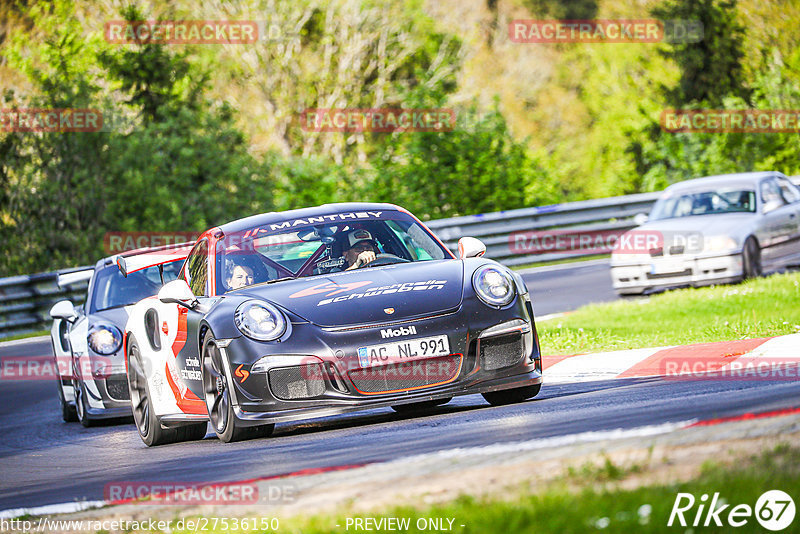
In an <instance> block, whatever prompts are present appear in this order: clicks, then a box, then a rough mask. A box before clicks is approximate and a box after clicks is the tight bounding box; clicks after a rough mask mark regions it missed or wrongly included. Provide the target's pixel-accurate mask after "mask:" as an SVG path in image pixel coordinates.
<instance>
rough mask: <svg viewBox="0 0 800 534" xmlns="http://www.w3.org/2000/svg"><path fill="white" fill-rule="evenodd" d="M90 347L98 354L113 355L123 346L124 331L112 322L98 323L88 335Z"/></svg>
mask: <svg viewBox="0 0 800 534" xmlns="http://www.w3.org/2000/svg"><path fill="white" fill-rule="evenodd" d="M86 340H87V341H88V343H89V347H90V348H91V349H92V350H93V351H95V352H96V353H97V354H102V355H103V356H111V355H112V354H114V353H115V352H117V351H118V350H119V348H120V347H121V346H122V332H120V331H119V328H117V327H116V326H114V325H113V324H110V323H97V324H95V325H92V327H91V328H90V329H89V334H88V335H87V337H86Z"/></svg>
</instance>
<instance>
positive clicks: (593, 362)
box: [542, 334, 800, 384]
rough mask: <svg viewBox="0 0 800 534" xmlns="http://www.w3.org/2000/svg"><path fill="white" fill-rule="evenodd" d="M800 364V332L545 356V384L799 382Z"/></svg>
mask: <svg viewBox="0 0 800 534" xmlns="http://www.w3.org/2000/svg"><path fill="white" fill-rule="evenodd" d="M799 363H800V334H790V335H786V336H779V337H773V338H759V339H743V340H738V341H720V342H715V343H699V344H695V345H683V346H672V347H656V348H649V349H631V350H619V351H614V352H598V353H591V354H576V355H572V356H543V357H542V365H543V367H544V373H543V374H544V382H545V383H546V384H565V383H575V382H594V381H598V380H611V379H617V378H645V377H670V378H673V377H674V378H694V377H696V378H710V379H713V378H720V379H723V378H738V379H740V380H746V379H748V378H751V379H775V380H781V379H782V380H800V369H799V368H798V364H799Z"/></svg>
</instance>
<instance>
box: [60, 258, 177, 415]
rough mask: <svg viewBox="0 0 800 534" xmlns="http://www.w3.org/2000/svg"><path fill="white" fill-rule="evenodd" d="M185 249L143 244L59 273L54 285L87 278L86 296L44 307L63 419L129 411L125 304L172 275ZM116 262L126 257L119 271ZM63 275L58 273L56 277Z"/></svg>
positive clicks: (129, 303) (133, 301)
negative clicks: (86, 266) (49, 323)
mask: <svg viewBox="0 0 800 534" xmlns="http://www.w3.org/2000/svg"><path fill="white" fill-rule="evenodd" d="M188 253H189V249H188V247H186V246H181V245H173V246H170V247H159V248H147V249H138V250H134V251H128V252H126V253H124V254H122V255H116V256H109V257H107V258H103V259H101V260H99V261H98V262H97V263H96V264H95V266H94V268H93V269H87V270H85V271H78V272H73V273H69V274H66V275H62V276H60V277H59V285H61V286H63V285H68V284H70V283H72V282H74V281H76V280H83V281H85V280H89V287H88V290H87V295H86V302H85V303H84V304H83V305H82V306H79V307H76V306H74V305H73V304H72V302H70V301H69V300H62V301H59V302H57V303H56V304H55V305H54V306H53V307H52V309H51V310H50V316H51V317H52V318H53V325H52V327H51V330H50V339H51V342H52V345H53V355H54V356H55V359H56V368H57V369H58V373H59V377H58V381H57V382H58V383H57V385H58V398H59V402H60V405H61V416H62V418H63V419H64V421H66V422H71V421H80V422H81V424H83V426H91V425H92V424H94V423H95V422H96V421H99V420H102V419H109V418H117V417H130V415H131V406H130V404H131V403H130V397H129V396H128V384H127V379H126V377H125V363H124V358H123V354H122V351H121V350H120V349H121V348H122V331H123V328H124V327H125V323H126V322H127V320H128V311H129V310H130V308H131V306H132V305H133V304H135V303H136V302H137V301H139V300H141V299H142V298H144V297H147V296H149V295H153V294H155V293H156V292H157V291H158V290H159V289H160V288H161V286H162V285H163V283H164V282H169V281H172V280H174V279H175V278H176V277H177V275H178V271H179V270H180V268H181V266H182V265H183V260H184V259H185V258H186V255H187V254H188ZM118 262H121V263H122V264H123V265H125V264H126V262H127V264H126V265H127V268H126V272H125V273H124V274H123V273H122V272H120V268H119V266H118ZM62 278H63V279H62Z"/></svg>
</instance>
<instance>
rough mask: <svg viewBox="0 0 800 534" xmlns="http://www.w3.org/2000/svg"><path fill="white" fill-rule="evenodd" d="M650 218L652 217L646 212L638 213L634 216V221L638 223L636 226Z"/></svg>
mask: <svg viewBox="0 0 800 534" xmlns="http://www.w3.org/2000/svg"><path fill="white" fill-rule="evenodd" d="M649 220H650V217H648V216H647V214H646V213H637V214H636V215H634V217H633V222H634V223H635V224H636V226H641V225H643V224H644V223H646V222H647V221H649Z"/></svg>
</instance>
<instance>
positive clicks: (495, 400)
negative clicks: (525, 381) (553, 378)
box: [482, 384, 542, 406]
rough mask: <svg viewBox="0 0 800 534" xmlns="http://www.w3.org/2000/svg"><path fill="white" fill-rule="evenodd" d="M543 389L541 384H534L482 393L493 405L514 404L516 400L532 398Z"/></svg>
mask: <svg viewBox="0 0 800 534" xmlns="http://www.w3.org/2000/svg"><path fill="white" fill-rule="evenodd" d="M541 389H542V385H541V384H534V385H532V386H525V387H522V388H514V389H504V390H502V391H492V392H489V393H482V395H483V398H484V399H486V400H487V402H488V403H489V404H491V405H492V406H503V405H506V404H514V403H516V402H522V401H524V400H527V399H532V398H533V397H535V396H536V395H538V394H539V390H541Z"/></svg>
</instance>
